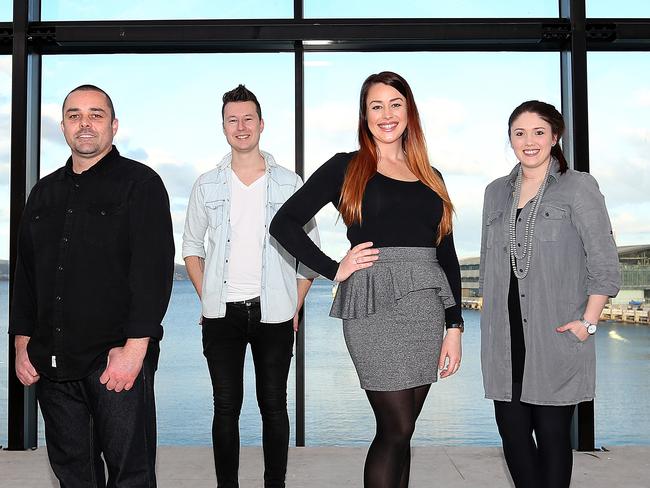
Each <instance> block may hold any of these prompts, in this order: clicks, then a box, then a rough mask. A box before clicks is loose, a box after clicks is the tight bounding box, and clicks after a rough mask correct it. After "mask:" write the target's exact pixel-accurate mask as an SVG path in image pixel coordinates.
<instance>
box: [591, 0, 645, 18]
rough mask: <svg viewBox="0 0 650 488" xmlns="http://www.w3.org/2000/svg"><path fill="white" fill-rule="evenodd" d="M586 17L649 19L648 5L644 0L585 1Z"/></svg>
mask: <svg viewBox="0 0 650 488" xmlns="http://www.w3.org/2000/svg"><path fill="white" fill-rule="evenodd" d="M585 1H586V7H587V17H621V18H625V17H631V18H635V17H636V18H644V17H650V3H648V2H646V1H645V0H619V1H617V2H612V1H611V0H585Z"/></svg>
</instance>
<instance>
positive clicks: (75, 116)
mask: <svg viewBox="0 0 650 488" xmlns="http://www.w3.org/2000/svg"><path fill="white" fill-rule="evenodd" d="M68 118H69V119H72V120H74V119H76V118H79V114H70V115H68Z"/></svg>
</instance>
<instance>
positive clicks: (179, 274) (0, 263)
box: [0, 259, 189, 281]
mask: <svg viewBox="0 0 650 488" xmlns="http://www.w3.org/2000/svg"><path fill="white" fill-rule="evenodd" d="M8 279H9V261H8V260H6V259H0V281H7V280H8ZM174 280H175V281H183V280H189V276H187V270H186V269H185V265H184V264H180V263H174Z"/></svg>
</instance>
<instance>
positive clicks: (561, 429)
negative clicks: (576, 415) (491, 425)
mask: <svg viewBox="0 0 650 488" xmlns="http://www.w3.org/2000/svg"><path fill="white" fill-rule="evenodd" d="M520 397H521V383H513V384H512V401H511V402H502V401H495V402H494V412H495V415H496V420H497V425H498V427H499V434H500V435H501V440H502V442H503V454H504V456H505V458H506V463H507V464H508V470H509V471H510V474H511V476H512V480H513V481H514V483H515V486H516V487H517V488H568V486H569V484H570V483H571V472H572V468H573V452H572V450H571V434H570V433H571V418H572V417H573V410H574V409H575V405H567V406H549V405H532V404H530V403H523V402H521V401H520V400H519V399H520ZM533 432H535V438H534V439H533Z"/></svg>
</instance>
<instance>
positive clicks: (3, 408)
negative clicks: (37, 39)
mask: <svg viewBox="0 0 650 488" xmlns="http://www.w3.org/2000/svg"><path fill="white" fill-rule="evenodd" d="M10 153H11V57H10V56H0V446H4V445H6V443H7V374H8V372H7V353H8V344H7V341H8V340H9V336H8V335H7V326H8V319H9V175H10V172H9V165H10V162H9V161H10Z"/></svg>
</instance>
